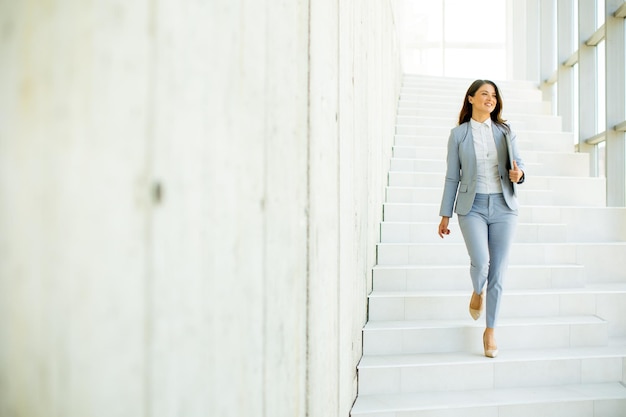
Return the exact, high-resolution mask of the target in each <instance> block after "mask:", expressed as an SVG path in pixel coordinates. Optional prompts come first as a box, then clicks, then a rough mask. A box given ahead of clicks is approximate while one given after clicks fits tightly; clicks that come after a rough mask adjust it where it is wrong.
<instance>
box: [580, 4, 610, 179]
mask: <svg viewBox="0 0 626 417" xmlns="http://www.w3.org/2000/svg"><path fill="white" fill-rule="evenodd" d="M601 1H604V0H601ZM596 13H597V7H596V0H578V85H577V86H576V88H578V151H579V152H585V153H588V154H590V160H591V164H590V166H589V168H590V173H589V174H590V175H592V176H597V172H598V167H597V165H598V161H597V159H596V158H592V156H593V154H594V151H595V148H596V147H595V145H588V144H587V143H585V140H586V139H588V138H590V137H592V136H593V135H595V134H596V133H597V132H596V122H597V118H598V59H597V56H598V55H597V51H596V47H595V46H587V44H586V41H587V39H589V38H590V37H591V35H593V34H594V32H595V31H596V20H597V19H596Z"/></svg>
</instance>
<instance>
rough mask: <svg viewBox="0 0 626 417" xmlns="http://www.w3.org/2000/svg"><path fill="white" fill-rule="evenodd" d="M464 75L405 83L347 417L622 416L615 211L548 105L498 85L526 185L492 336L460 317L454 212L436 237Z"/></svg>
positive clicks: (624, 300) (625, 369) (623, 216)
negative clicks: (490, 342) (492, 341)
mask: <svg viewBox="0 0 626 417" xmlns="http://www.w3.org/2000/svg"><path fill="white" fill-rule="evenodd" d="M471 81H473V80H460V79H444V78H433V77H419V76H405V79H404V82H403V88H402V94H401V97H400V103H399V109H398V116H397V129H396V138H395V146H394V150H393V158H392V161H391V170H390V173H389V185H388V188H387V198H386V203H385V205H384V220H383V222H382V224H381V242H380V244H379V246H378V263H377V265H376V266H375V267H374V270H373V280H374V284H373V291H372V293H371V294H370V295H369V321H368V323H367V324H366V325H365V327H364V329H363V358H362V359H361V362H360V363H359V366H358V397H357V400H356V402H355V404H354V407H353V409H352V413H351V415H352V416H353V417H360V416H363V417H366V416H367V417H418V416H428V417H444V416H445V417H449V416H455V417H456V416H464V417H467V416H481V417H485V416H489V417H496V416H497V417H504V416H506V417H509V416H511V417H513V416H532V417H543V416H549V417H557V416H567V417H578V416H596V417H613V416H622V417H623V416H626V387H625V386H624V384H625V382H626V242H625V240H626V209H622V208H607V207H605V202H606V196H605V181H604V179H603V178H593V177H590V176H589V160H588V156H587V155H585V154H579V153H575V152H574V151H573V150H574V146H573V136H572V134H571V133H566V132H562V131H561V120H560V118H559V117H556V116H551V115H550V103H547V102H543V101H542V99H541V93H540V91H539V90H537V89H536V88H535V87H534V86H533V85H532V84H531V83H528V82H501V83H498V86H499V88H500V90H501V93H502V95H503V100H504V112H503V116H504V118H505V119H508V120H509V121H510V123H511V126H512V127H513V129H514V131H515V132H516V133H517V137H518V144H519V148H520V152H521V154H522V157H523V158H524V162H525V164H526V172H527V180H526V182H525V183H524V184H523V185H522V186H520V187H518V195H519V200H520V205H521V208H520V217H519V225H518V229H517V234H516V240H515V244H514V245H513V248H512V251H511V256H510V262H509V263H510V266H509V272H508V274H507V280H506V282H505V292H504V296H503V301H502V309H501V312H500V322H499V326H498V328H497V329H496V338H497V341H498V347H499V348H500V355H499V356H498V358H496V359H489V358H485V357H484V356H483V354H482V332H483V330H484V325H485V322H484V314H483V316H482V317H481V318H480V319H479V320H478V321H477V322H474V321H473V320H472V319H471V317H470V316H469V313H468V303H469V299H470V294H471V292H472V287H471V282H470V277H469V258H468V256H467V252H466V249H465V245H464V244H463V239H462V236H461V231H460V230H459V228H458V224H457V222H456V214H455V217H454V218H453V219H451V221H450V225H451V226H450V230H451V234H450V235H449V236H447V237H446V238H445V239H444V240H441V239H440V238H439V236H438V235H437V224H438V223H439V220H440V218H439V215H438V214H439V203H440V201H441V192H442V188H443V182H444V173H445V154H446V145H447V140H448V135H449V132H450V129H451V128H452V127H453V126H454V125H455V123H456V118H457V116H458V112H459V110H460V108H461V104H462V100H463V95H464V94H465V91H466V90H467V88H468V86H469V85H470V83H471Z"/></svg>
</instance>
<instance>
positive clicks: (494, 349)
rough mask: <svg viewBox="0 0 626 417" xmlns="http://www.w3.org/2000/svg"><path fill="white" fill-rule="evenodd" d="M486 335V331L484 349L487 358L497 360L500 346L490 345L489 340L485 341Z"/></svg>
mask: <svg viewBox="0 0 626 417" xmlns="http://www.w3.org/2000/svg"><path fill="white" fill-rule="evenodd" d="M486 333H487V332H486V331H485V333H483V347H484V349H485V356H486V357H488V358H495V357H496V356H498V345H496V344H493V345H488V344H487V340H486V339H485V335H486Z"/></svg>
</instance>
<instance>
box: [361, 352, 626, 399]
mask: <svg viewBox="0 0 626 417" xmlns="http://www.w3.org/2000/svg"><path fill="white" fill-rule="evenodd" d="M625 360H626V346H624V345H620V346H601V347H584V348H570V349H534V350H510V351H506V352H502V354H501V355H500V356H499V357H498V358H497V360H488V359H486V358H484V357H481V356H477V355H473V354H468V353H462V352H461V353H459V352H453V353H432V354H422V355H376V356H364V357H363V359H362V360H361V362H360V363H359V366H358V372H359V393H360V394H363V395H372V394H396V393H411V392H413V393H417V392H449V391H462V390H468V389H474V390H475V389H508V388H523V387H535V386H542V385H543V386H550V385H570V384H578V383H583V384H597V383H610V382H618V383H619V382H621V380H622V362H623V361H625Z"/></svg>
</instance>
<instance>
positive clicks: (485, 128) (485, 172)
mask: <svg viewBox="0 0 626 417" xmlns="http://www.w3.org/2000/svg"><path fill="white" fill-rule="evenodd" d="M470 123H471V125H472V136H473V137H474V150H475V151H476V168H477V183H476V192H477V193H480V194H496V193H501V192H502V183H501V182H500V173H499V172H498V150H497V149H496V142H495V139H494V138H493V129H492V126H491V119H487V120H485V121H484V122H483V123H479V122H477V121H475V120H474V119H470Z"/></svg>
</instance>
